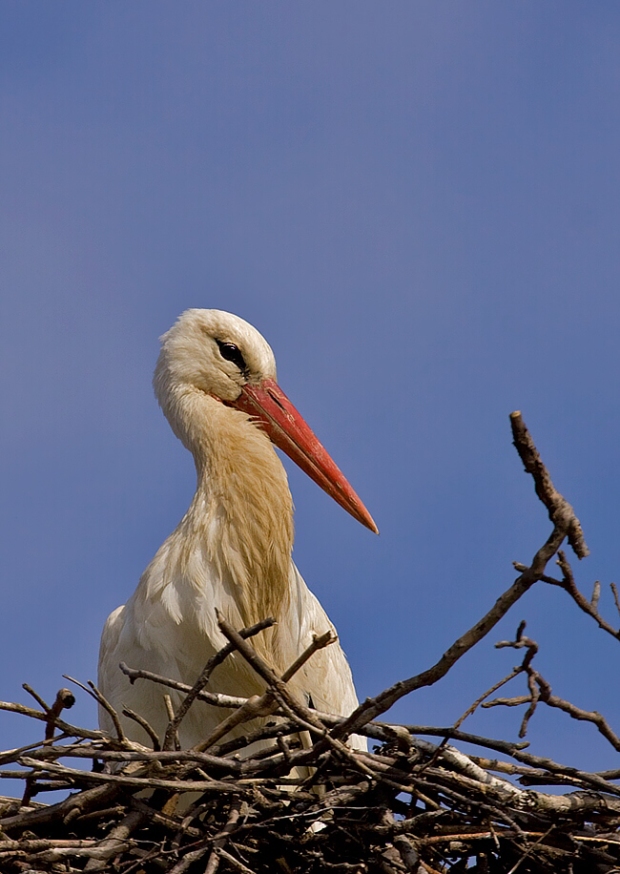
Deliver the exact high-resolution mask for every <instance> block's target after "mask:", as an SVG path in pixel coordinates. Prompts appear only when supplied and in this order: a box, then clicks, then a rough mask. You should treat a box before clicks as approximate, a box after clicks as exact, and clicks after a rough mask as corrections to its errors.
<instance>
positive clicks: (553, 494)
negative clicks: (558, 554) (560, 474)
mask: <svg viewBox="0 0 620 874" xmlns="http://www.w3.org/2000/svg"><path fill="white" fill-rule="evenodd" d="M510 426H511V428H512V436H513V441H514V446H515V449H516V450H517V452H518V453H519V458H520V459H521V461H522V462H523V466H524V468H525V470H526V471H527V473H529V474H531V476H532V478H533V480H534V488H535V489H536V494H537V495H538V497H539V499H540V500H541V501H542V503H543V504H544V505H545V507H546V508H547V510H548V512H549V519H550V520H551V522H552V523H553V526H554V527H555V528H561V529H562V530H563V531H564V532H565V533H566V537H567V538H568V542H569V543H570V545H571V546H572V548H573V550H574V552H575V555H576V556H577V557H578V558H585V557H586V556H587V555H589V554H590V550H589V549H588V547H587V545H586V542H585V540H584V537H583V531H582V530H581V524H580V522H579V519H578V518H577V516H576V515H575V511H574V510H573V508H572V507H571V505H570V504H569V503H568V501H567V500H566V498H564V497H563V496H562V495H561V494H560V493H559V492H558V491H557V490H556V488H555V487H554V485H553V483H552V481H551V477H550V476H549V471H548V470H547V468H546V467H545V465H544V464H543V462H542V459H541V457H540V454H539V452H538V450H537V449H536V446H535V444H534V441H533V440H532V437H531V435H530V432H529V431H528V430H527V427H526V425H525V422H524V421H523V418H522V416H521V413H520V412H518V411H517V412H514V413H511V414H510Z"/></svg>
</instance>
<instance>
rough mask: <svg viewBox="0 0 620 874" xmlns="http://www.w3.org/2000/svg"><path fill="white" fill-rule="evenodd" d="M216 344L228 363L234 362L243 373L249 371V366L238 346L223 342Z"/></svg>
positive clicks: (219, 341)
mask: <svg viewBox="0 0 620 874" xmlns="http://www.w3.org/2000/svg"><path fill="white" fill-rule="evenodd" d="M215 342H216V343H217V345H218V346H219V349H220V355H221V356H222V358H224V359H226V361H232V363H233V364H236V365H237V367H238V368H239V370H240V371H241V372H242V373H245V372H246V371H247V369H248V367H247V364H246V363H245V359H244V357H243V355H242V354H241V350H240V349H239V347H238V346H235V344H234V343H225V342H224V341H223V340H216V341H215Z"/></svg>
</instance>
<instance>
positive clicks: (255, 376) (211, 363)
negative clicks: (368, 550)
mask: <svg viewBox="0 0 620 874" xmlns="http://www.w3.org/2000/svg"><path fill="white" fill-rule="evenodd" d="M161 340H162V348H161V353H160V355H159V359H158V361H157V367H156V369H155V378H154V385H155V393H156V395H157V398H158V400H159V403H160V404H161V406H162V408H163V409H164V412H166V414H167V415H168V410H167V408H168V405H169V402H170V400H171V394H172V392H177V391H183V390H188V391H189V390H191V391H195V390H199V391H201V392H204V394H206V395H210V396H211V397H213V398H215V399H216V400H218V401H220V402H221V403H223V404H226V405H227V406H229V407H232V408H234V409H237V410H241V411H243V412H245V413H247V414H248V415H249V417H250V419H251V421H252V422H253V424H255V425H256V426H257V427H260V428H262V429H263V430H264V431H266V433H267V434H268V435H269V437H270V439H271V440H272V442H273V443H275V445H276V446H278V447H279V448H280V449H281V450H282V451H283V452H285V453H286V454H287V455H288V456H289V458H291V459H292V460H293V461H294V462H295V463H296V464H297V465H299V467H300V468H301V469H302V470H303V471H304V472H305V473H307V474H308V476H309V477H311V479H313V480H314V481H315V482H316V483H317V484H318V485H319V486H321V488H322V489H324V491H326V492H327V494H328V495H331V497H332V498H334V500H335V501H337V502H338V503H339V504H340V506H341V507H343V508H344V509H345V510H347V512H349V513H351V515H352V516H354V517H355V518H356V519H357V520H358V521H359V522H361V523H362V524H363V525H365V526H366V527H367V528H370V530H371V531H375V532H377V526H376V525H375V523H374V521H373V519H372V517H371V515H370V513H369V512H368V510H367V509H366V508H365V507H364V505H363V503H362V502H361V501H360V499H359V498H358V496H357V495H356V493H355V492H354V491H353V489H352V488H351V486H350V485H349V483H348V482H347V480H346V479H345V477H344V475H343V474H342V473H341V471H340V470H339V469H338V467H337V466H336V464H335V463H334V462H333V461H332V459H331V457H330V456H329V454H328V453H327V451H326V449H324V447H323V446H322V445H321V443H320V442H319V441H318V439H317V438H316V437H315V435H314V433H313V432H312V430H311V429H310V427H309V426H308V425H307V424H306V422H305V420H304V419H303V418H302V416H301V415H300V414H299V413H298V411H297V410H296V409H295V407H294V406H293V405H292V403H291V402H290V401H289V399H288V398H287V396H286V395H285V394H284V392H283V391H282V389H281V388H280V387H279V386H278V384H277V382H276V362H275V358H274V355H273V352H272V350H271V347H270V346H269V344H268V343H267V341H266V340H265V339H264V337H263V336H262V335H261V334H259V332H258V331H257V330H256V328H253V327H252V325H250V324H248V322H245V321H244V320H243V319H240V318H239V317H238V316H234V315H232V314H231V313H226V312H223V311H222V310H201V309H191V310H186V311H185V312H184V313H183V314H182V315H181V316H180V317H179V319H178V320H177V322H176V324H175V325H174V326H173V327H172V328H171V329H170V330H169V331H168V332H167V333H166V334H164V335H163V337H162V338H161ZM169 418H170V417H169Z"/></svg>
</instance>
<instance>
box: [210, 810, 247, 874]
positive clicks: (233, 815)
mask: <svg viewBox="0 0 620 874" xmlns="http://www.w3.org/2000/svg"><path fill="white" fill-rule="evenodd" d="M240 816H241V802H240V801H236V802H235V803H234V804H233V806H232V809H231V811H230V814H229V816H228V820H227V822H226V825H225V826H224V828H223V829H222V832H221V833H220V837H218V838H216V840H215V841H214V842H213V849H212V851H211V855H210V856H209V861H208V862H207V867H206V868H205V874H215V872H216V871H217V869H218V867H219V864H220V856H219V853H218V850H223V849H224V847H225V846H226V842H227V840H228V837H229V835H230V833H231V832H232V831H234V829H235V826H236V825H237V822H238V821H239V817H240Z"/></svg>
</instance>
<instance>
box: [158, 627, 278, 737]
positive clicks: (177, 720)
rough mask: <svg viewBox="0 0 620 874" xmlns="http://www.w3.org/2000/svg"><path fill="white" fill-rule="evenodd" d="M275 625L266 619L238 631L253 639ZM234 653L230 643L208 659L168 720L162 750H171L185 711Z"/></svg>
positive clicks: (244, 636)
mask: <svg viewBox="0 0 620 874" xmlns="http://www.w3.org/2000/svg"><path fill="white" fill-rule="evenodd" d="M275 624H276V620H275V619H273V618H272V617H268V618H267V619H263V620H262V621H261V622H257V623H256V624H255V625H251V626H250V627H249V628H244V629H242V631H240V632H239V633H240V634H241V637H243V638H248V637H253V636H254V635H255V634H258V633H259V632H260V631H264V630H265V629H266V628H271V626H272V625H275ZM234 651H235V647H233V646H232V645H231V644H230V643H227V644H226V646H224V647H222V649H221V650H220V651H219V652H217V653H216V654H215V655H214V656H212V657H211V658H210V659H209V661H208V662H207V664H206V665H205V667H204V668H203V670H202V671H201V673H200V676H199V677H198V679H197V680H196V682H195V683H194V685H193V686H192V687H191V689H190V691H189V692H188V693H187V695H186V696H185V698H184V699H183V701H182V702H181V704H180V705H179V709H178V710H177V712H176V715H175V717H174V719H172V720H170V722H169V723H168V727H167V729H166V734H165V736H164V743H163V748H164V749H165V750H169V749H171V747H172V745H173V743H174V738H175V737H176V733H177V731H178V728H179V726H180V724H181V722H182V721H183V719H184V718H185V715H186V714H187V711H188V710H189V708H190V707H191V706H192V704H193V703H194V701H195V700H196V698H197V697H198V695H199V694H200V692H202V690H203V689H204V687H205V686H206V685H207V683H208V682H209V679H210V677H211V674H212V673H213V671H214V669H215V668H216V667H217V666H218V665H220V664H222V662H223V661H224V660H225V659H226V658H227V657H228V656H229V655H230V654H231V653H233V652H234Z"/></svg>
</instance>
